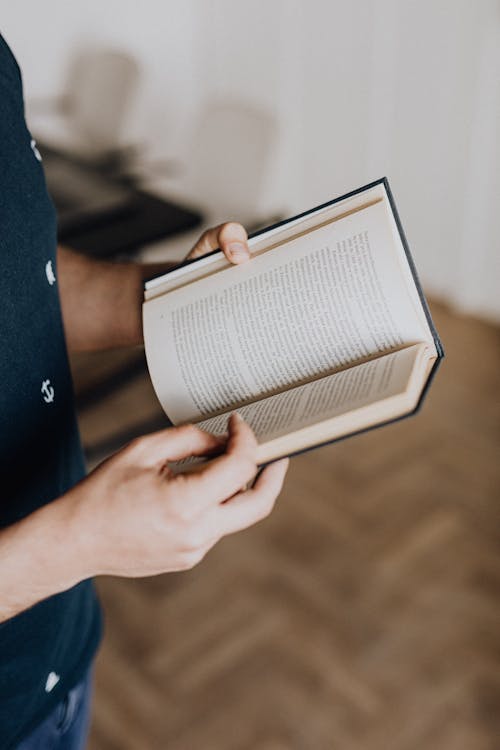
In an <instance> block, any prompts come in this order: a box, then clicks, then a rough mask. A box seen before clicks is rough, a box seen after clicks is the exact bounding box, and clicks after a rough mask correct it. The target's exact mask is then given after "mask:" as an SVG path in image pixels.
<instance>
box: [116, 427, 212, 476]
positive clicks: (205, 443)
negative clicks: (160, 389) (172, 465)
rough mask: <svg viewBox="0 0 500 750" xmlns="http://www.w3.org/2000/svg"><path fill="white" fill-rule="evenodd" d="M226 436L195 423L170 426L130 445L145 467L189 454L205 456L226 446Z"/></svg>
mask: <svg viewBox="0 0 500 750" xmlns="http://www.w3.org/2000/svg"><path fill="white" fill-rule="evenodd" d="M226 441H227V437H226V436H223V437H220V436H216V435H211V434H210V433H208V432H204V431H203V430H200V429H199V428H198V427H196V426H195V425H192V424H186V425H183V426H181V427H170V428H168V429H166V430H160V431H159V432H154V433H152V434H151V435H146V436H145V437H141V438H137V440H133V441H132V443H130V445H129V446H128V450H129V451H133V452H134V453H135V455H136V458H137V459H138V460H139V461H140V462H141V464H142V465H143V466H156V465H162V464H164V463H165V461H179V460H180V459H182V458H186V457H187V456H204V455H206V454H209V453H211V452H213V451H215V450H217V449H220V448H221V447H222V446H223V445H225V443H226Z"/></svg>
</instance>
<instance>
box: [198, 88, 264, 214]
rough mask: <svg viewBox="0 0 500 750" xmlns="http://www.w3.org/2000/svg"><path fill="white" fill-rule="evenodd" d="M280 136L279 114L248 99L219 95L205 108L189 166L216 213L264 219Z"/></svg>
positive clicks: (201, 198) (201, 199) (201, 193)
mask: <svg viewBox="0 0 500 750" xmlns="http://www.w3.org/2000/svg"><path fill="white" fill-rule="evenodd" d="M276 135H277V126H276V120H275V118H274V116H273V115H272V114H270V113H268V112H264V111H262V110H259V109H257V108H254V107H253V106H251V105H249V104H247V103H245V102H240V101H236V100H230V99H228V100H219V101H213V102H210V103H208V104H207V105H205V106H204V107H203V108H202V109H201V112H200V116H199V121H198V124H197V126H196V128H195V136H194V143H193V146H192V149H191V151H190V154H189V165H188V170H189V173H190V180H189V182H190V184H191V185H192V186H193V190H194V193H195V198H196V200H197V201H199V202H200V203H201V206H202V207H203V208H204V209H205V211H206V212H207V214H208V215H209V216H210V217H212V218H213V219H215V220H217V221H218V220H223V219H227V218H237V219H238V220H240V221H243V222H247V223H249V222H252V221H254V220H255V219H256V218H258V213H259V201H260V198H261V195H262V190H263V188H264V185H265V180H266V177H267V176H268V171H269V163H270V156H271V154H272V151H273V146H274V144H275V141H276Z"/></svg>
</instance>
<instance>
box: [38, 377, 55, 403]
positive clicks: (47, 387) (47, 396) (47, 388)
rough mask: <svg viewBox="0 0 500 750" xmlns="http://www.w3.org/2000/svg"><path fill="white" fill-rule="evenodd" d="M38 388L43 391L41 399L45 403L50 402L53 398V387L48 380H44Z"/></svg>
mask: <svg viewBox="0 0 500 750" xmlns="http://www.w3.org/2000/svg"><path fill="white" fill-rule="evenodd" d="M40 390H41V392H42V393H43V400H44V401H45V403H46V404H51V403H52V402H53V400H54V388H53V387H52V385H51V384H50V380H44V381H43V382H42V387H41V389H40Z"/></svg>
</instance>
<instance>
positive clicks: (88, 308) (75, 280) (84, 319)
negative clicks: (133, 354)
mask: <svg viewBox="0 0 500 750" xmlns="http://www.w3.org/2000/svg"><path fill="white" fill-rule="evenodd" d="M170 266H171V264H167V263H163V264H160V265H141V264H137V263H108V262H104V261H98V260H94V259H93V258H89V257H87V256H84V255H81V254H79V253H76V252H73V251H72V250H68V249H66V248H62V247H60V248H59V249H58V277H59V289H60V296H61V306H62V312H63V320H64V327H65V332H66V340H67V343H68V348H69V349H70V350H73V351H83V350H96V349H111V348H114V347H120V346H135V345H138V344H141V343H142V340H143V337H142V301H143V281H144V279H145V278H148V277H149V276H154V275H155V274H156V273H161V272H162V271H163V270H166V269H167V268H168V267H170Z"/></svg>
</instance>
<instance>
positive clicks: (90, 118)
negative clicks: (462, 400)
mask: <svg viewBox="0 0 500 750" xmlns="http://www.w3.org/2000/svg"><path fill="white" fill-rule="evenodd" d="M138 80H139V69H138V65H137V63H136V61H135V60H134V59H133V58H132V57H130V56H129V55H127V54H125V53H123V52H119V51H114V50H107V49H95V50H86V51H85V52H82V53H81V54H79V55H78V56H77V57H75V58H74V60H73V63H72V65H71V68H70V71H69V75H68V83H67V114H68V117H69V119H70V120H71V125H72V127H74V128H76V129H77V131H78V133H79V135H80V137H81V140H83V141H85V142H86V145H87V147H88V149H89V151H92V152H95V153H96V154H99V153H106V152H109V151H112V150H114V149H116V148H118V147H119V146H120V145H121V144H120V137H121V130H122V125H123V121H124V117H125V115H126V113H127V110H128V109H129V107H130V104H131V102H132V98H133V95H134V94H135V91H136V88H137V83H138Z"/></svg>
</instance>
